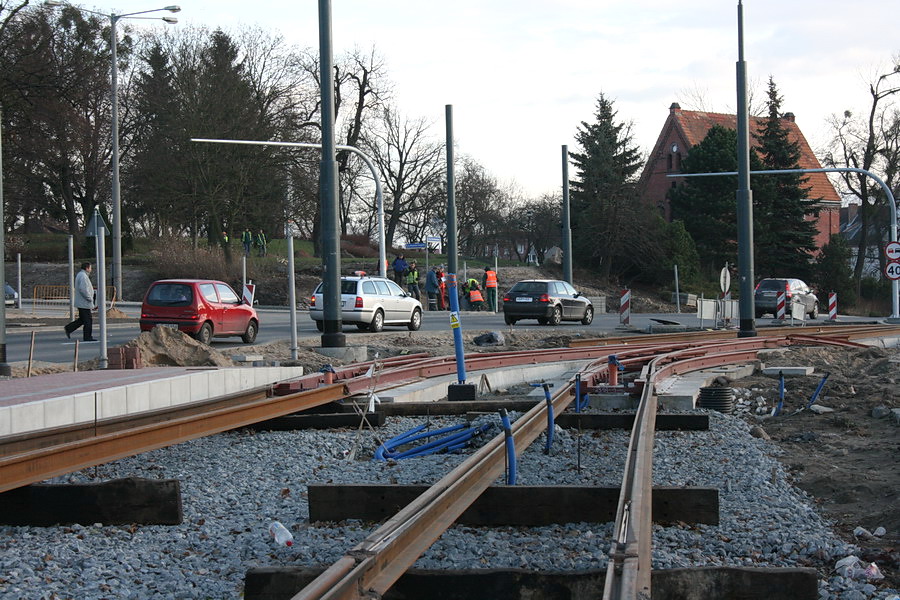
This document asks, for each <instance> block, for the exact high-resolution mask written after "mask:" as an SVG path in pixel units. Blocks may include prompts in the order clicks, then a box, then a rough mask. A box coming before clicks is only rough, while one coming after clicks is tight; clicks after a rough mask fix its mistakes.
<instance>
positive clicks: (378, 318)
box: [369, 310, 384, 333]
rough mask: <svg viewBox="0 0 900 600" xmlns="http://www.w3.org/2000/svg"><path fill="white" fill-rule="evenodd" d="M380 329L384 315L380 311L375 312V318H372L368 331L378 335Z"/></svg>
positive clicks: (382, 325) (382, 326)
mask: <svg viewBox="0 0 900 600" xmlns="http://www.w3.org/2000/svg"><path fill="white" fill-rule="evenodd" d="M382 329H384V313H383V312H381V311H380V310H376V311H375V316H374V317H372V322H371V323H369V331H371V332H372V333H378V332H379V331H381V330H382Z"/></svg>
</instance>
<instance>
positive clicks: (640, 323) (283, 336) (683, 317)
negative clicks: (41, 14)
mask: <svg viewBox="0 0 900 600" xmlns="http://www.w3.org/2000/svg"><path fill="white" fill-rule="evenodd" d="M117 307H118V308H119V309H120V310H123V311H124V312H125V313H126V314H128V315H129V316H134V317H135V318H136V317H137V316H138V312H139V308H140V307H139V306H122V305H121V304H120V305H117ZM25 310H26V311H27V307H26V309H25ZM258 313H259V316H260V330H259V335H258V337H257V339H256V343H257V344H265V343H268V342H273V341H276V340H287V339H290V315H289V313H288V311H287V309H266V308H262V309H258ZM15 314H16V313H15V311H9V313H8V318H9V319H11V320H15V321H16V323H17V324H16V325H13V324H12V323H10V324H9V325H8V326H7V330H6V352H7V361H8V362H9V363H14V362H20V361H27V360H28V355H29V352H30V346H31V333H32V332H34V334H35V336H34V357H33V358H34V360H35V361H43V362H57V363H67V362H71V361H72V360H73V359H74V352H75V338H79V339H80V337H81V331H80V330H79V331H76V332H75V333H74V334H73V335H72V339H71V340H69V339H66V335H65V333H64V332H63V329H62V326H61V325H53V326H47V325H45V324H42V323H41V321H40V319H34V323H33V324H31V325H29V326H22V325H18V322H19V320H17V319H15ZM47 316H48V317H49V316H53V317H55V318H56V319H59V318H60V317H61V316H62V314H61V313H56V314H54V315H47ZM854 321H859V322H871V321H873V320H872V319H864V318H861V317H846V316H841V317H839V322H841V323H849V322H854ZM460 322H461V326H462V329H463V331H466V330H470V331H471V330H478V331H483V330H498V331H507V330H508V329H509V327H508V326H507V325H506V324H505V323H504V322H503V313H497V314H493V313H488V312H463V313H461V314H460ZM789 322H790V321H788V323H789ZM822 322H824V320H823V319H818V320H817V321H811V322H808V323H810V324H813V323H822ZM664 323H677V324H680V325H684V326H685V327H689V328H697V327H701V326H704V327H711V326H712V322H711V321H710V320H708V319H707V320H705V321H704V322H703V323H702V325H701V322H700V320H699V319H698V318H697V316H696V313H681V314H675V313H659V314H654V313H638V314H635V313H632V315H631V326H632V327H633V328H634V329H636V330H639V331H648V330H649V328H651V327H655V328H656V329H657V330H665V329H667V328H666V327H664V326H663V325H664ZM772 323H773V321H772V320H771V319H758V320H757V327H758V328H761V327H766V326H770V325H772ZM797 324H798V325H799V322H798V323H797ZM735 325H736V323H735ZM514 327H515V329H517V330H536V329H540V330H544V331H546V332H547V334H548V335H553V334H565V333H566V332H567V331H570V332H574V331H580V332H582V333H585V334H587V335H592V334H594V335H598V336H599V335H602V334H613V335H614V334H616V333H621V332H622V331H623V330H622V328H621V326H620V323H619V315H618V314H617V313H605V314H599V315H596V316H595V318H594V322H593V323H592V324H591V325H590V326H584V325H582V324H581V323H578V322H572V323H568V322H563V323H562V324H560V325H559V326H557V327H549V326H543V325H539V324H538V322H537V321H534V320H527V321H519V322H518V323H516V325H515V326H514ZM421 330H422V331H433V332H439V331H446V332H450V331H451V329H450V313H448V312H445V311H444V312H427V311H426V312H425V314H424V318H423V319H422V327H421ZM384 331H385V332H390V331H406V328H405V327H390V326H388V327H385V329H384ZM139 333H140V331H139V329H138V325H137V322H136V321H135V322H134V323H119V322H111V323H110V324H109V326H108V327H107V332H106V339H107V346H108V347H112V346H119V345H121V344H124V343H126V342H128V341H130V340H132V339H134V338H135V337H137V336H138V335H139ZM344 333H345V334H346V336H347V344H348V345H354V343H355V342H354V336H355V335H357V334H359V333H360V332H359V330H358V329H357V328H356V326H355V325H348V326H345V327H344ZM99 335H100V334H99V328H98V323H97V319H96V316H95V318H94V337H95V338H98V339H99ZM321 335H322V334H321V333H319V331H318V330H316V327H315V323H314V322H313V321H312V320H311V319H310V318H309V315H308V314H307V313H306V312H302V311H298V312H297V336H298V338H299V339H304V338H313V339H318V338H319V337H320V336H321ZM212 347H213V348H215V349H216V350H219V351H224V352H232V353H239V352H240V351H241V349H242V348H243V347H244V344H243V343H242V342H241V340H240V338H237V337H235V338H223V339H215V340H213V343H212ZM78 353H79V357H78V359H79V361H84V360H90V359H91V358H94V357H97V356H99V355H100V343H99V342H94V343H90V342H87V343H85V342H81V343H80V344H79V352H78Z"/></svg>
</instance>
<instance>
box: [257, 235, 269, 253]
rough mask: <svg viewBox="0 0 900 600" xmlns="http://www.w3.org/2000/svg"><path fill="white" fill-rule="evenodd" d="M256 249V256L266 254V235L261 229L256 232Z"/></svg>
mask: <svg viewBox="0 0 900 600" xmlns="http://www.w3.org/2000/svg"><path fill="white" fill-rule="evenodd" d="M255 241H256V249H257V255H258V256H265V255H266V254H267V253H268V248H267V246H268V242H269V240H267V239H266V234H265V232H263V230H262V229H260V230H259V231H257V232H256V240H255Z"/></svg>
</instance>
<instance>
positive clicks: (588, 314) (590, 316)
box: [581, 306, 594, 325]
mask: <svg viewBox="0 0 900 600" xmlns="http://www.w3.org/2000/svg"><path fill="white" fill-rule="evenodd" d="M593 322H594V307H593V306H588V307H587V308H585V309H584V316H583V317H582V318H581V324H582V325H590V324H591V323H593Z"/></svg>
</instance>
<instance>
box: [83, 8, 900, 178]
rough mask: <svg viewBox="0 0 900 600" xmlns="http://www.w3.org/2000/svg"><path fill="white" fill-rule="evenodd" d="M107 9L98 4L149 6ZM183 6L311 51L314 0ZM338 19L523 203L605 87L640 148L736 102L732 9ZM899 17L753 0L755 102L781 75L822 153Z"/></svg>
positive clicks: (748, 39) (887, 11)
mask: <svg viewBox="0 0 900 600" xmlns="http://www.w3.org/2000/svg"><path fill="white" fill-rule="evenodd" d="M113 1H114V4H113V5H110V6H108V7H107V6H102V7H98V8H99V9H100V10H103V11H104V12H106V11H116V12H119V13H120V14H121V13H124V12H130V11H136V10H142V9H146V8H148V5H147V3H146V2H145V1H144V0H141V1H137V0H113ZM116 1H118V4H115V2H116ZM91 4H94V3H93V2H92V3H86V4H83V5H84V6H86V7H87V6H90V5H91ZM180 5H181V7H182V12H181V13H180V14H179V15H178V17H179V19H180V21H181V22H182V23H187V24H192V25H205V26H208V27H211V28H215V27H222V28H223V29H225V30H234V29H237V28H239V27H241V26H242V25H243V24H252V25H260V26H262V27H264V28H267V29H273V30H277V31H278V32H280V33H281V34H283V35H284V36H285V38H286V39H287V40H288V41H290V42H292V43H295V44H297V45H300V46H306V47H312V48H318V2H317V1H316V0H300V1H297V0H292V1H290V2H288V1H282V0H262V1H261V2H258V3H256V4H254V3H247V2H238V1H237V0H215V1H213V0H181V2H180ZM149 7H152V5H150V6H149ZM332 15H333V28H332V31H333V33H332V36H333V43H334V51H335V54H336V55H337V54H339V53H340V52H342V51H346V50H350V49H352V48H354V47H359V48H360V49H363V50H369V49H371V48H372V47H373V46H374V47H375V48H376V49H377V51H378V52H379V53H380V54H381V55H382V56H383V57H384V60H385V63H386V66H387V69H388V72H389V75H390V78H391V79H392V81H393V82H394V90H395V101H396V104H397V105H398V106H399V108H400V110H401V112H403V113H405V114H406V115H407V116H411V117H420V116H421V117H425V118H427V119H429V120H431V121H432V122H433V123H434V135H435V137H436V138H437V139H440V140H443V135H444V106H445V105H447V104H452V105H453V114H454V129H455V138H456V142H457V155H459V154H468V155H471V156H473V157H474V158H475V159H477V160H478V161H479V162H480V163H481V164H483V165H484V166H485V167H486V168H487V169H488V170H489V171H490V172H492V173H493V174H494V175H495V176H497V177H498V178H499V179H501V180H502V181H504V182H515V183H516V184H517V185H518V187H519V188H520V189H521V191H523V192H524V193H526V194H529V195H538V194H541V193H544V192H555V191H558V190H559V189H560V187H561V181H562V175H561V146H562V145H563V144H567V145H568V146H569V148H570V150H573V149H575V143H574V134H575V131H576V129H577V127H578V125H579V123H580V122H581V121H583V120H591V118H592V115H593V110H594V106H595V101H596V98H597V95H598V94H599V93H600V92H603V93H604V94H606V95H607V97H609V98H612V99H613V100H614V101H615V105H616V108H617V109H618V113H619V118H620V119H621V120H626V121H633V122H634V134H635V141H636V143H637V144H638V146H640V147H641V148H642V149H644V150H645V151H649V149H650V148H651V147H652V145H653V143H654V142H655V141H656V137H657V135H658V133H659V131H660V129H661V127H662V125H663V123H664V121H665V119H666V116H667V114H668V108H669V105H670V104H671V103H672V102H673V101H678V102H680V103H681V105H682V107H683V108H686V109H689V108H692V109H706V110H714V111H716V112H734V107H735V105H736V100H735V62H736V60H737V0H689V1H688V2H673V1H672V0H665V1H663V0H628V1H621V0H620V1H616V2H613V1H610V0H515V1H513V0H453V1H452V2H451V1H443V0H378V1H373V0H332ZM898 22H900V3H898V2H897V0H862V1H860V2H856V3H849V2H837V1H836V0H815V1H813V0H787V1H784V0H745V2H744V32H745V34H744V47H745V59H746V60H747V64H748V74H749V78H750V82H751V84H752V85H753V86H754V87H755V95H756V97H758V98H762V96H763V94H764V91H765V84H766V81H767V79H768V77H769V76H770V75H772V76H774V78H775V81H776V83H777V85H778V86H779V89H780V91H781V94H782V96H783V97H784V105H783V108H784V110H785V111H792V112H794V113H795V114H796V117H797V122H798V124H799V125H800V127H801V129H802V130H803V131H804V133H805V134H806V136H807V138H808V139H809V141H810V143H811V144H812V146H813V148H815V149H819V148H821V147H823V146H824V145H825V144H826V143H827V141H828V139H829V130H828V126H827V120H828V118H829V117H830V116H831V115H832V114H840V113H843V111H844V110H845V109H851V110H855V111H857V112H861V111H865V110H866V108H867V105H868V97H867V96H868V92H867V90H868V87H867V82H868V81H870V80H872V79H873V75H874V74H875V73H881V72H884V69H886V68H888V66H889V65H890V64H891V58H892V56H894V55H895V54H897V53H900V40H898V39H897V38H896V36H895V35H894V34H895V33H896V24H897V23H898ZM879 69H880V70H879ZM896 77H897V79H898V80H900V74H898V75H897V76H896ZM898 83H900V81H898Z"/></svg>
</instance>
